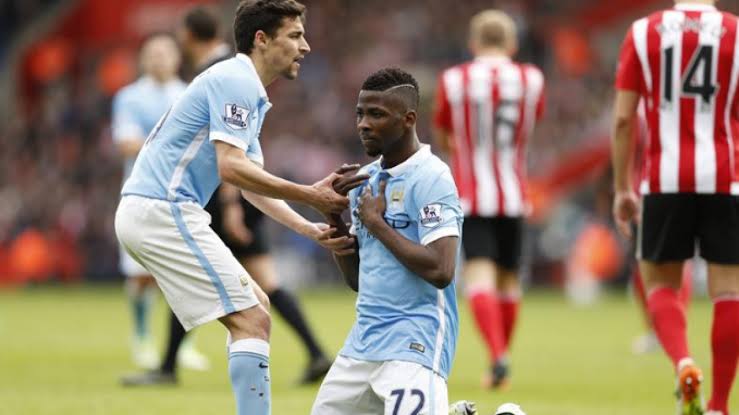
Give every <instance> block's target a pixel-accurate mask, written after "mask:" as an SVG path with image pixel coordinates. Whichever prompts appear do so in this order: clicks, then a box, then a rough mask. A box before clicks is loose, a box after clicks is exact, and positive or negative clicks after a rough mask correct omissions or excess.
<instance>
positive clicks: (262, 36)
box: [254, 30, 269, 48]
mask: <svg viewBox="0 0 739 415" xmlns="http://www.w3.org/2000/svg"><path fill="white" fill-rule="evenodd" d="M268 41H269V36H267V33H265V32H264V31H263V30H257V32H256V33H254V47H255V48H264V47H266V46H267V42H268Z"/></svg>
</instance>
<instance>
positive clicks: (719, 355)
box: [700, 195, 739, 415]
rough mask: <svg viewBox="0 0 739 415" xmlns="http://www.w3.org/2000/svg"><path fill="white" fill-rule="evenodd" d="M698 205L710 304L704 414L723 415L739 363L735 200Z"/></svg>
mask: <svg viewBox="0 0 739 415" xmlns="http://www.w3.org/2000/svg"><path fill="white" fill-rule="evenodd" d="M701 203H702V204H701V223H700V225H701V226H700V252H701V256H702V257H703V258H705V259H706V261H708V293H709V295H710V297H711V300H712V301H713V325H712V328H711V357H712V372H711V376H712V380H713V381H712V383H711V399H710V401H709V403H708V410H710V411H714V412H711V413H712V414H714V413H715V414H719V413H720V414H721V415H727V414H728V413H729V411H728V408H729V394H730V392H731V386H732V384H733V382H734V379H735V377H736V370H737V364H738V363H739V197H736V196H730V195H705V196H703V197H702V198H701Z"/></svg>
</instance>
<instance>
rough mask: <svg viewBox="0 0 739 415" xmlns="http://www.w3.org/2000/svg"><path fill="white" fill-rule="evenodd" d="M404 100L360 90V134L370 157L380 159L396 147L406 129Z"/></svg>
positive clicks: (358, 130) (358, 123)
mask: <svg viewBox="0 0 739 415" xmlns="http://www.w3.org/2000/svg"><path fill="white" fill-rule="evenodd" d="M405 115H406V111H405V107H404V105H403V103H402V101H401V100H400V99H399V98H397V97H395V96H393V95H392V94H388V93H386V92H380V91H364V90H362V91H360V92H359V99H358V101H357V132H358V133H359V139H360V140H361V141H362V146H364V150H365V151H366V153H367V155H368V156H370V157H377V156H379V155H381V154H386V152H387V151H388V150H391V149H393V148H394V147H395V145H396V144H397V142H398V141H399V140H400V139H401V138H402V137H403V134H404V133H405V130H406V127H407V126H406V120H405Z"/></svg>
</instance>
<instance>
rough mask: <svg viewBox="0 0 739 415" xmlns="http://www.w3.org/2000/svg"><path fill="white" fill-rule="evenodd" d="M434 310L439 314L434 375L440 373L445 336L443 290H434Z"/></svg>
mask: <svg viewBox="0 0 739 415" xmlns="http://www.w3.org/2000/svg"><path fill="white" fill-rule="evenodd" d="M436 299H437V300H436V310H437V311H438V312H439V331H438V332H437V333H436V345H435V346H434V362H433V367H432V368H431V370H433V371H434V372H435V373H441V372H440V370H439V369H440V366H441V352H442V349H443V348H444V336H445V335H446V312H445V309H446V301H445V298H444V290H436Z"/></svg>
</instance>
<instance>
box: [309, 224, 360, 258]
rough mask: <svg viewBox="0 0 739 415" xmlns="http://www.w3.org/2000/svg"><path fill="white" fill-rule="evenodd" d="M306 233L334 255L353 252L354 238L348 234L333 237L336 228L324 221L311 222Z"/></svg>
mask: <svg viewBox="0 0 739 415" xmlns="http://www.w3.org/2000/svg"><path fill="white" fill-rule="evenodd" d="M311 225H312V226H311V228H310V229H309V230H308V232H307V235H308V236H309V237H310V238H311V239H313V240H314V241H316V243H318V244H319V245H321V246H322V247H324V248H326V249H329V250H331V251H332V252H333V253H334V254H336V255H350V254H353V253H354V252H355V249H354V238H353V237H351V236H348V235H343V236H337V237H334V236H333V235H334V233H335V232H336V228H333V227H331V226H329V225H327V224H325V223H312V224H311Z"/></svg>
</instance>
